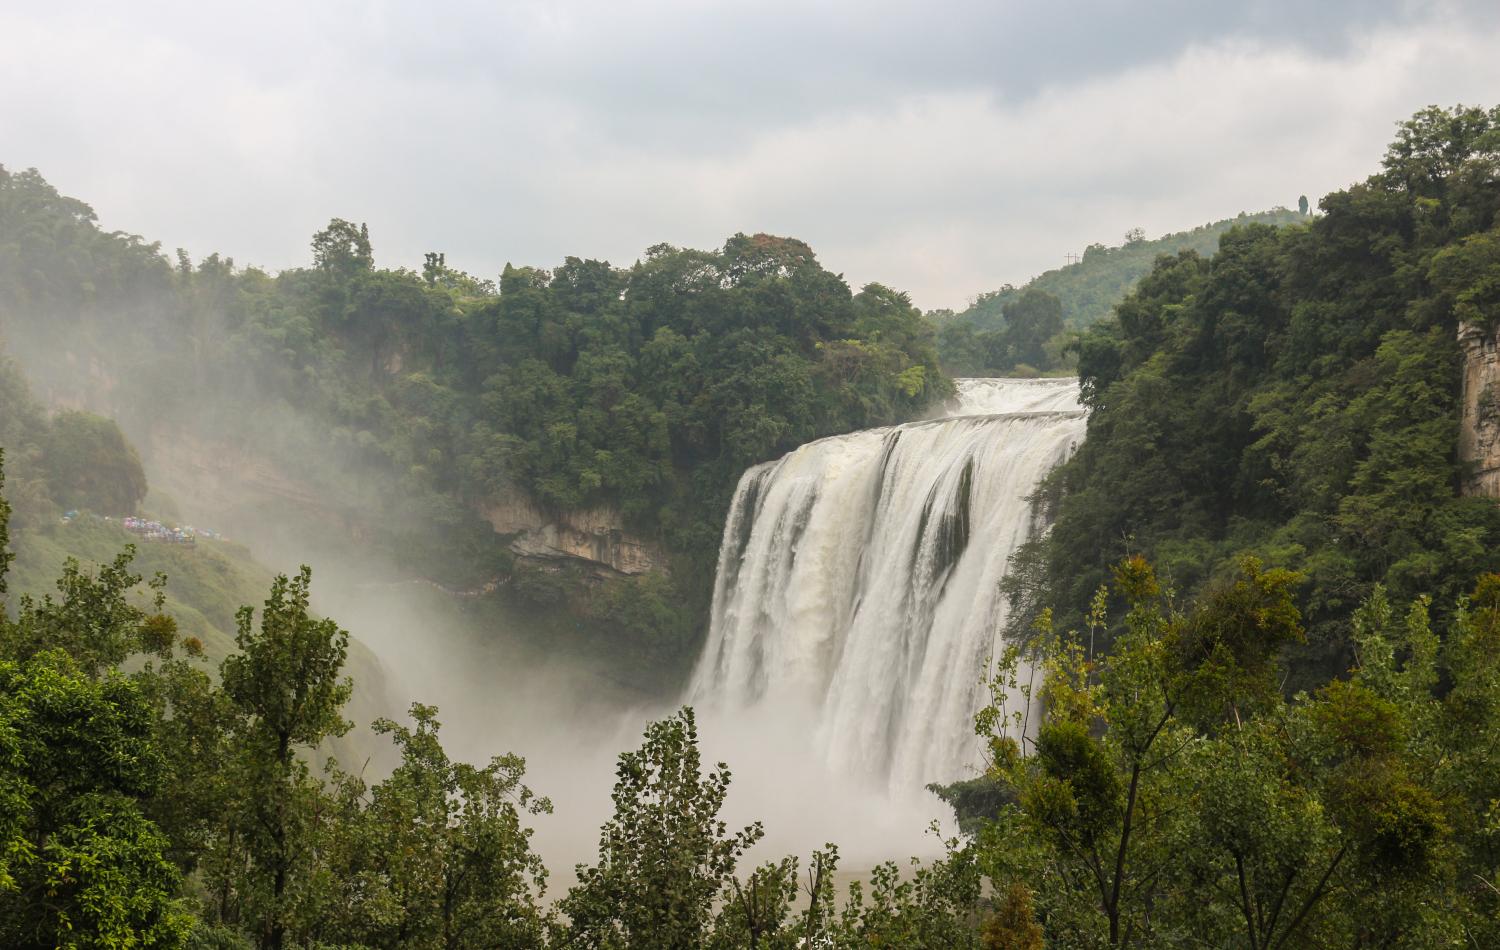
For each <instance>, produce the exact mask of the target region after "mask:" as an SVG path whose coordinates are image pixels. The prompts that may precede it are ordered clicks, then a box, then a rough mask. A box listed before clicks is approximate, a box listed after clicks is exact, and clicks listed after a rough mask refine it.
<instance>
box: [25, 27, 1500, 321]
mask: <svg viewBox="0 0 1500 950" xmlns="http://www.w3.org/2000/svg"><path fill="white" fill-rule="evenodd" d="M1457 102H1463V103H1466V104H1482V105H1494V104H1496V103H1497V102H1500V4H1497V3H1495V2H1493V0H1486V2H1473V3H1451V4H1444V3H1420V4H1415V3H1403V2H1388V3H1381V2H1342V0H1295V2H1294V0H1264V2H1254V0H1246V2H1238V3H1228V2H1226V3H1220V2H1217V0H1214V2H1205V0H1178V2H1155V3H1147V2H1132V3H1126V2H1109V0H1073V2H1067V3H1063V2H1053V3H1045V4H1043V3H1009V2H1004V0H988V2H942V0H928V2H925V3H888V2H884V0H859V2H848V3H844V2H839V3H816V2H812V0H802V2H782V0H754V2H750V0H740V2H733V3H718V2H707V0H697V2H688V0H677V2H630V0H599V2H594V0H568V2H561V0H554V2H538V3H532V2H522V3H503V2H490V3H396V2H367V3H342V2H327V0H302V2H294V3H281V2H267V0H261V2H255V3H235V4H232V5H231V4H222V5H221V4H218V3H213V2H207V0H195V2H183V3H154V2H139V0H137V2H132V3H118V2H114V3H104V2H99V3H91V4H82V3H71V2H67V0H48V2H44V3H43V2H35V0H27V2H18V0H0V164H4V165H6V166H7V167H10V168H25V167H28V166H36V167H37V168H39V169H40V170H41V171H42V173H43V174H44V175H45V176H46V177H47V178H48V179H50V180H51V181H52V182H53V183H54V184H55V185H56V186H57V187H58V188H59V189H61V190H62V191H63V192H65V193H67V194H71V195H74V196H76V197H79V198H82V199H84V200H86V201H88V202H89V203H90V204H92V205H93V206H94V208H95V209H96V210H97V211H98V213H99V217H100V221H101V224H102V225H103V226H104V227H106V228H109V229H120V230H125V231H131V232H135V233H139V234H142V235H145V236H146V237H148V238H150V239H152V240H160V241H161V242H162V243H163V245H164V246H165V247H167V248H169V249H170V248H174V247H179V246H180V247H184V248H186V249H188V251H189V252H190V253H192V254H193V255H194V256H195V257H197V256H201V255H203V254H206V253H208V252H210V251H215V250H217V251H221V252H224V253H226V254H229V255H231V256H233V257H234V258H235V259H236V261H238V262H240V263H248V264H257V265H261V266H264V267H269V268H281V267H287V266H293V265H299V264H303V263H306V262H307V261H308V260H309V258H310V252H309V251H308V238H309V237H310V236H311V234H312V232H313V231H315V230H317V229H318V228H319V227H321V226H322V225H324V224H325V223H326V222H327V221H328V219H329V218H331V217H334V216H338V217H344V218H350V219H353V220H356V221H366V222H368V223H369V225H370V232H371V236H372V238H373V241H374V244H375V253H376V259H377V262H378V263H379V264H381V265H383V266H400V265H405V266H410V267H419V266H420V264H421V260H422V254H423V252H424V251H428V250H441V251H444V252H446V253H447V255H448V262H449V263H450V264H452V265H455V266H458V267H461V268H463V269H465V270H468V271H470V272H472V273H475V274H478V275H480V276H494V275H495V274H497V273H498V271H499V270H500V268H501V266H503V265H504V264H505V263H506V262H507V261H510V262H514V263H518V264H519V263H527V264H536V265H540V266H552V265H554V264H556V263H558V262H559V261H561V259H562V258H563V257H564V256H566V255H577V256H581V257H596V258H603V259H607V260H609V261H612V262H614V263H616V264H621V265H627V264H629V263H630V262H632V261H634V260H635V259H636V258H637V257H639V256H640V254H641V252H642V250H643V249H644V248H646V247H648V246H650V245H652V244H655V243H658V242H663V241H665V242H668V243H672V244H677V245H686V246H692V247H714V246H718V245H720V244H722V243H723V240H724V238H726V237H727V236H729V235H730V234H733V233H734V232H736V231H746V232H753V231H767V232H771V233H774V234H782V235H791V236H795V237H799V238H802V239H803V240H805V241H807V242H808V243H810V244H811V245H812V246H813V248H814V249H815V250H816V251H817V253H818V255H819V258H820V259H821V260H822V262H823V264H824V266H826V267H828V268H829V269H831V270H834V271H837V272H841V273H843V274H844V275H845V276H846V277H847V278H848V279H849V281H850V282H851V283H852V284H854V285H856V286H858V285H861V284H863V283H865V282H867V281H872V280H879V281H881V282H883V283H886V284H890V285H892V286H895V287H898V288H900V289H903V290H906V291H909V292H910V293H911V294H912V297H913V299H914V300H915V301H916V303H917V304H919V305H920V306H922V307H924V308H934V307H943V306H952V307H961V306H962V305H963V304H964V303H965V302H966V301H967V300H968V299H969V298H971V297H972V296H973V295H975V294H976V293H979V292H981V291H984V290H989V289H993V288H995V287H997V286H999V285H1000V284H1002V283H1005V282H1020V281H1023V280H1025V279H1026V278H1028V277H1030V276H1032V275H1033V274H1036V273H1039V272H1041V271H1043V270H1047V269H1049V268H1052V267H1055V266H1058V265H1059V264H1061V263H1062V262H1063V257H1064V255H1065V254H1067V253H1069V252H1078V251H1081V250H1082V249H1083V247H1084V246H1085V245H1087V244H1089V243H1091V242H1094V241H1101V242H1105V243H1118V242H1119V241H1120V239H1121V236H1122V235H1123V234H1124V232H1125V231H1126V230H1127V229H1129V228H1132V227H1142V228H1144V229H1145V230H1146V231H1147V233H1148V234H1150V235H1151V236H1153V237H1154V236H1156V235H1157V234H1160V233H1162V232H1166V231H1173V230H1181V229H1184V228H1188V227H1192V226H1194V225H1198V224H1202V223H1204V222H1207V221H1209V220H1212V219H1217V218H1222V217H1226V216H1229V215H1232V214H1234V213H1236V212H1239V211H1241V210H1246V211H1256V210H1262V209H1265V208H1269V207H1272V206H1274V205H1288V206H1290V205H1294V204H1295V203H1296V200H1297V197H1298V195H1300V194H1307V195H1308V196H1310V197H1311V198H1312V200H1313V201H1314V202H1315V203H1316V201H1317V198H1318V197H1319V196H1320V195H1322V194H1324V193H1325V192H1327V191H1330V190H1332V189H1335V188H1339V187H1342V186H1344V185H1346V184H1348V183H1350V182H1352V181H1355V180H1358V179H1360V178H1363V177H1364V176H1366V175H1368V174H1369V173H1370V172H1372V171H1373V170H1375V168H1376V167H1377V165H1378V162H1379V159H1380V155H1381V153H1382V152H1383V150H1384V147H1385V144H1386V143H1387V142H1388V141H1389V139H1390V137H1391V133H1392V130H1393V127H1394V124H1395V122H1396V121H1397V120H1399V119H1401V118H1404V117H1406V116H1407V115H1409V114H1410V113H1411V112H1413V111H1414V110H1416V109H1417V108H1420V107H1421V106H1423V105H1426V104H1429V103H1439V104H1444V105H1451V104H1453V103H1457Z"/></svg>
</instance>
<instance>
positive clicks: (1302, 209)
mask: <svg viewBox="0 0 1500 950" xmlns="http://www.w3.org/2000/svg"><path fill="white" fill-rule="evenodd" d="M1297 213H1298V214H1307V195H1301V196H1299V197H1298V198H1297Z"/></svg>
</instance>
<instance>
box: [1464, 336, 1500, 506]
mask: <svg viewBox="0 0 1500 950" xmlns="http://www.w3.org/2000/svg"><path fill="white" fill-rule="evenodd" d="M1458 341H1459V344H1460V346H1461V347H1462V349H1463V356H1464V360H1463V393H1462V406H1463V414H1462V419H1461V424H1460V425H1459V430H1458V457H1459V460H1460V461H1462V462H1463V463H1464V465H1465V466H1466V468H1467V479H1466V481H1465V484H1464V493H1465V494H1468V495H1484V496H1487V497H1490V498H1500V329H1497V330H1485V329H1484V328H1482V327H1477V326H1474V325H1473V324H1468V323H1463V324H1460V325H1459V328H1458Z"/></svg>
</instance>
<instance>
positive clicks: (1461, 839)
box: [976, 557, 1500, 950]
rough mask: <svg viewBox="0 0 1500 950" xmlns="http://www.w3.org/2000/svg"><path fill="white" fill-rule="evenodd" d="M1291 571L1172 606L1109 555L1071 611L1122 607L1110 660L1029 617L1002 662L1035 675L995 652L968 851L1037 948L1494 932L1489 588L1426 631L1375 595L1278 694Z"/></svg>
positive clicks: (1411, 938) (1484, 936) (1391, 941)
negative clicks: (1353, 653) (1355, 654)
mask: <svg viewBox="0 0 1500 950" xmlns="http://www.w3.org/2000/svg"><path fill="white" fill-rule="evenodd" d="M1299 581H1300V578H1299V577H1298V576H1297V575H1295V574H1293V573H1291V572H1288V571H1284V570H1277V569H1265V568H1263V567H1262V566H1261V565H1260V564H1259V563H1257V562H1256V561H1254V560H1253V559H1249V560H1247V561H1246V562H1245V563H1244V564H1242V566H1241V569H1240V571H1239V573H1238V574H1237V575H1236V576H1234V577H1232V578H1230V579H1227V580H1226V581H1224V582H1222V583H1220V584H1219V585H1216V586H1215V587H1214V588H1213V589H1211V590H1210V591H1209V592H1208V593H1207V595H1206V596H1205V597H1204V598H1203V599H1202V600H1200V601H1199V602H1198V603H1196V604H1193V605H1191V606H1187V607H1181V606H1179V605H1177V604H1176V603H1175V602H1174V601H1173V599H1172V598H1171V596H1170V595H1169V594H1168V593H1167V592H1165V591H1164V590H1163V588H1162V587H1161V584H1160V582H1159V581H1158V579H1157V577H1156V575H1155V573H1154V571H1153V570H1152V568H1151V567H1150V566H1149V565H1148V564H1147V563H1146V561H1145V560H1144V559H1143V558H1139V557H1136V558H1132V559H1130V560H1128V561H1126V562H1124V563H1122V564H1120V565H1119V566H1118V567H1117V568H1116V569H1115V571H1114V582H1113V594H1114V597H1113V598H1111V597H1110V596H1109V592H1101V595H1100V596H1099V597H1098V598H1097V599H1096V610H1095V612H1094V613H1093V614H1092V615H1091V616H1090V617H1089V618H1088V619H1089V623H1090V625H1091V627H1095V628H1101V627H1104V626H1107V625H1108V624H1109V619H1108V617H1106V616H1105V614H1104V613H1103V605H1104V604H1105V603H1106V602H1108V601H1109V600H1111V599H1118V600H1120V601H1122V602H1123V603H1124V604H1125V605H1126V608H1127V613H1126V616H1125V618H1124V632H1123V633H1122V634H1121V635H1120V636H1119V637H1118V638H1117V639H1116V641H1115V643H1114V647H1113V649H1112V651H1111V652H1110V653H1108V654H1107V655H1104V656H1102V657H1101V656H1099V655H1093V656H1090V654H1089V651H1088V648H1087V642H1086V640H1085V639H1084V638H1082V637H1080V636H1079V635H1078V633H1077V632H1071V633H1068V634H1066V635H1062V634H1058V633H1056V632H1054V629H1053V628H1052V626H1051V623H1050V618H1049V617H1045V616H1044V618H1043V621H1042V624H1041V627H1040V633H1039V636H1038V638H1037V639H1036V640H1035V641H1034V642H1033V644H1032V646H1031V647H1030V648H1028V650H1027V651H1025V652H1026V653H1027V654H1029V658H1030V659H1031V660H1033V661H1034V662H1035V663H1036V664H1037V668H1038V670H1039V671H1040V679H1036V678H1034V677H1028V678H1027V679H1024V680H1023V679H1022V678H1021V675H1020V674H1021V670H1022V669H1023V667H1021V666H1019V665H1017V664H1016V662H1015V661H1016V660H1017V659H1018V657H1019V656H1020V652H1019V651H1017V652H1013V653H1012V654H1011V656H1010V658H1009V662H1008V663H1007V664H1005V665H1004V666H1003V668H1002V669H1003V671H1002V673H1001V674H1000V675H999V676H998V677H997V678H996V680H995V682H994V684H993V688H994V691H995V694H996V698H997V700H998V702H997V703H996V704H995V705H994V706H991V707H990V708H989V709H987V710H985V711H983V712H982V713H981V714H980V716H979V717H978V726H979V731H980V734H981V735H982V736H983V737H985V738H986V739H987V740H988V743H989V747H990V751H991V756H992V767H991V770H990V773H989V775H990V779H991V780H992V781H993V782H994V783H995V784H996V785H997V787H998V788H1000V789H1001V790H1003V791H1004V793H1005V794H1006V797H1007V803H1006V804H1004V805H1002V806H1001V807H999V808H997V809H995V810H994V811H992V812H990V813H989V815H988V816H987V817H988V818H989V819H990V820H989V821H988V822H987V823H986V825H985V828H984V830H983V831H982V832H981V833H980V836H979V843H978V844H977V845H976V847H977V849H978V851H979V853H980V864H981V867H983V869H984V871H985V873H986V874H987V875H988V876H989V877H990V879H991V880H992V881H993V883H994V885H995V887H996V889H997V891H1004V892H1007V893H1013V892H1016V891H1017V890H1018V889H1019V890H1022V891H1024V892H1025V893H1026V894H1027V896H1028V897H1029V898H1030V901H1031V902H1032V903H1033V904H1034V909H1035V914H1036V918H1035V921H1040V923H1041V925H1042V926H1043V927H1044V929H1045V933H1046V937H1047V939H1048V941H1049V943H1048V945H1049V946H1058V947H1105V946H1107V947H1126V946H1139V947H1155V946H1233V947H1251V948H1256V950H1262V948H1273V947H1410V948H1419V947H1439V946H1455V947H1457V946H1491V945H1493V944H1494V943H1495V942H1496V941H1497V940H1500V889H1497V886H1496V885H1497V883H1500V860H1497V857H1496V852H1495V849H1494V844H1493V833H1494V832H1493V829H1494V814H1493V802H1494V801H1495V796H1496V795H1497V794H1500V768H1497V762H1496V757H1495V754H1494V738H1495V736H1496V731H1495V730H1496V729H1497V727H1500V677H1497V672H1500V653H1497V652H1496V650H1495V647H1496V646H1497V642H1500V641H1497V640H1496V637H1497V635H1500V575H1494V574H1490V575H1485V576H1484V577H1482V578H1481V579H1480V581H1479V584H1478V587H1477V588H1476V589H1475V590H1474V592H1473V594H1472V596H1469V597H1463V598H1460V600H1459V602H1458V604H1457V609H1456V610H1455V611H1454V612H1453V614H1452V617H1453V620H1452V623H1451V626H1450V627H1449V628H1448V629H1447V630H1439V629H1436V628H1435V627H1434V625H1433V624H1432V622H1431V620H1430V618H1429V613H1428V604H1429V601H1428V599H1427V598H1426V597H1422V598H1419V599H1417V600H1416V601H1414V602H1413V603H1412V604H1411V605H1410V609H1409V610H1408V611H1407V612H1406V613H1405V615H1404V616H1402V615H1400V614H1399V612H1398V611H1397V610H1396V609H1395V608H1394V606H1393V605H1392V604H1391V602H1390V600H1389V598H1388V596H1387V594H1386V592H1385V591H1384V589H1382V588H1378V587H1377V588H1376V589H1375V591H1374V592H1373V593H1372V595H1371V597H1370V598H1369V599H1368V600H1367V601H1366V602H1365V603H1364V605H1363V606H1362V607H1361V608H1360V610H1359V611H1358V613H1357V614H1356V618H1355V631H1356V632H1355V638H1356V641H1357V643H1358V646H1359V662H1358V664H1357V665H1356V666H1355V667H1354V668H1353V669H1352V670H1351V671H1349V674H1348V678H1347V679H1337V680H1334V681H1332V682H1330V683H1328V684H1326V685H1324V686H1322V687H1321V688H1319V689H1318V690H1316V691H1315V692H1312V693H1311V694H1307V693H1303V694H1299V695H1297V696H1296V697H1294V698H1293V699H1292V700H1291V701H1288V700H1287V699H1285V698H1284V697H1283V695H1282V692H1281V689H1280V682H1279V681H1280V678H1281V676H1283V675H1284V667H1283V665H1282V664H1281V663H1280V661H1279V660H1278V655H1279V648H1280V647H1281V645H1283V644H1285V643H1287V642H1289V641H1295V640H1298V639H1300V638H1301V637H1302V636H1303V635H1304V631H1303V629H1302V626H1301V618H1300V613H1299V611H1298V610H1297V608H1296V606H1295V605H1294V603H1293V591H1294V590H1295V589H1296V587H1297V585H1298V582H1299ZM1007 695H1010V696H1012V697H1015V696H1017V695H1020V696H1025V697H1027V698H1034V699H1037V700H1039V701H1041V702H1042V703H1043V704H1044V706H1045V708H1046V709H1047V715H1046V718H1045V720H1044V721H1043V722H1042V723H1041V725H1040V727H1039V728H1036V729H1034V730H1033V731H1032V732H1028V731H1026V728H1025V726H1026V724H1025V722H1024V717H1025V714H1024V713H1013V714H1011V715H1006V714H1005V713H1004V712H1003V709H1005V708H1006V706H1005V704H1004V699H1005V698H1006V696H1007ZM1009 708H1019V706H1018V705H1017V704H1014V703H1013V704H1012V705H1011V706H1010V707H1009ZM1033 736H1034V738H1033ZM1023 753H1024V754H1023ZM1035 921H1033V923H1035ZM1022 922H1023V923H1025V919H1024V918H1023V921H1022ZM1002 945H1003V944H1002Z"/></svg>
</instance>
